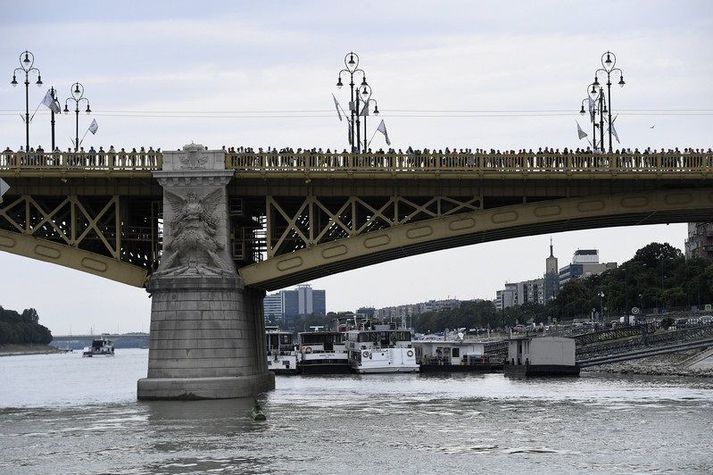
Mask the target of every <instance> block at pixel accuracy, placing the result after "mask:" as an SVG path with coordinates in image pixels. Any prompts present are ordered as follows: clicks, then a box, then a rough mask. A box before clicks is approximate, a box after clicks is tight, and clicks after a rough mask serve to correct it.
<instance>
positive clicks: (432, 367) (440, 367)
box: [421, 363, 503, 373]
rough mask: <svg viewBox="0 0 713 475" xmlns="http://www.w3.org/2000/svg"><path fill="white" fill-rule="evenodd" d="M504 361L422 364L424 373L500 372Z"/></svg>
mask: <svg viewBox="0 0 713 475" xmlns="http://www.w3.org/2000/svg"><path fill="white" fill-rule="evenodd" d="M502 371H503V364H502V363H481V364H474V365H449V364H422V365H421V372H422V373H500V372H502Z"/></svg>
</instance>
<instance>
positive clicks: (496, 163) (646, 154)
mask: <svg viewBox="0 0 713 475" xmlns="http://www.w3.org/2000/svg"><path fill="white" fill-rule="evenodd" d="M223 149H224V150H225V152H226V153H227V154H228V156H229V157H230V158H232V159H233V160H234V161H235V163H234V165H235V166H236V167H237V168H241V167H246V168H250V167H251V166H252V167H258V168H266V169H270V168H285V167H286V168H301V167H309V168H314V167H317V168H319V167H327V168H335V169H339V168H350V167H357V168H360V167H367V168H368V167H373V168H397V169H398V168H406V169H412V168H417V169H418V168H425V169H429V168H465V169H468V168H472V169H475V168H486V169H494V170H497V169H512V168H516V169H565V168H577V169H583V168H595V169H596V168H613V167H616V168H632V169H645V168H661V167H663V168H688V169H690V168H700V167H711V166H713V163H711V160H713V150H712V149H711V148H708V149H707V150H706V149H704V148H684V149H683V150H679V149H678V148H674V149H658V150H657V149H651V148H646V149H644V150H639V149H638V148H635V149H633V150H632V149H630V148H626V149H618V150H615V151H613V152H612V153H609V154H607V153H603V152H601V151H598V150H592V149H591V148H589V147H587V148H576V149H570V148H566V147H565V148H563V149H562V150H560V149H559V148H549V147H544V148H539V149H538V150H536V151H535V150H532V149H529V150H528V149H519V150H505V151H502V150H496V149H490V150H487V149H481V148H476V149H470V148H452V149H451V148H445V149H438V150H436V149H428V148H424V149H423V150H420V149H413V148H411V147H409V148H408V149H406V151H404V150H402V149H398V150H397V149H393V148H389V149H388V150H383V149H378V150H372V149H369V150H368V151H367V152H366V153H364V154H354V153H352V152H349V151H347V150H342V151H341V152H339V151H337V150H334V151H332V150H331V149H326V150H323V149H321V148H312V149H301V148H298V149H296V150H295V149H292V148H289V147H288V148H282V149H277V148H272V147H268V148H266V149H263V148H258V149H254V148H252V147H237V148H234V147H230V148H227V149H226V148H225V147H223Z"/></svg>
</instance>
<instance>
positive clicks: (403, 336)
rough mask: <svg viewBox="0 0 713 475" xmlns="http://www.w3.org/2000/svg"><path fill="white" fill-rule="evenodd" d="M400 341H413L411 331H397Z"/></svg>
mask: <svg viewBox="0 0 713 475" xmlns="http://www.w3.org/2000/svg"><path fill="white" fill-rule="evenodd" d="M396 338H397V340H398V341H411V332H396Z"/></svg>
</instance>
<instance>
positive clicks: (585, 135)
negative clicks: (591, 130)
mask: <svg viewBox="0 0 713 475" xmlns="http://www.w3.org/2000/svg"><path fill="white" fill-rule="evenodd" d="M575 122H577V121H575ZM577 135H578V136H579V140H582V139H583V138H584V137H587V133H586V132H585V131H584V130H582V127H580V126H579V122H577Z"/></svg>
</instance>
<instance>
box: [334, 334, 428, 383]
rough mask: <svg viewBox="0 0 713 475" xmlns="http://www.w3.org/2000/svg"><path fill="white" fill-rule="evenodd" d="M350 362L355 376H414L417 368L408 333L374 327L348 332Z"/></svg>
mask: <svg viewBox="0 0 713 475" xmlns="http://www.w3.org/2000/svg"><path fill="white" fill-rule="evenodd" d="M347 352H348V353H349V363H350V364H351V367H352V369H353V370H354V371H355V372H357V373H417V372H418V371H419V365H418V363H417V362H416V353H415V351H414V348H413V347H412V345H411V332H410V331H409V330H405V329H398V330H396V329H392V328H391V325H374V326H373V329H369V330H351V331H348V332H347Z"/></svg>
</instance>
